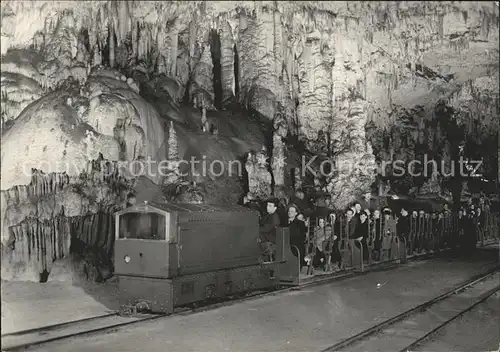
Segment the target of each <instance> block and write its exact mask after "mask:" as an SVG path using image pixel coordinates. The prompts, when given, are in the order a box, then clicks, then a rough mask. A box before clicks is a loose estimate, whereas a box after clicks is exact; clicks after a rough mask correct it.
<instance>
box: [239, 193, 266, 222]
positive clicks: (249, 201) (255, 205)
mask: <svg viewBox="0 0 500 352" xmlns="http://www.w3.org/2000/svg"><path fill="white" fill-rule="evenodd" d="M243 206H245V207H247V208H250V209H253V210H255V211H257V212H258V213H259V219H261V218H262V210H261V207H260V204H259V202H258V201H257V200H255V199H254V198H253V197H252V195H250V194H247V195H246V196H245V197H243Z"/></svg>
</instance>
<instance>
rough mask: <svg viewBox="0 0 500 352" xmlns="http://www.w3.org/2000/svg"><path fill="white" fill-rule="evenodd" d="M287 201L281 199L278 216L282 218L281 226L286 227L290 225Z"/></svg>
mask: <svg viewBox="0 0 500 352" xmlns="http://www.w3.org/2000/svg"><path fill="white" fill-rule="evenodd" d="M286 209H287V200H286V198H281V199H280V201H279V205H278V215H279V217H280V226H283V227H286V226H287V224H288V214H287V210H286Z"/></svg>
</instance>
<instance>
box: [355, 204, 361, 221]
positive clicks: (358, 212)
mask: <svg viewBox="0 0 500 352" xmlns="http://www.w3.org/2000/svg"><path fill="white" fill-rule="evenodd" d="M354 211H355V212H356V213H355V215H356V216H357V218H358V220H360V217H359V216H360V215H361V213H362V208H361V204H360V203H354Z"/></svg>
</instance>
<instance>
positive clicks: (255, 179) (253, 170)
mask: <svg viewBox="0 0 500 352" xmlns="http://www.w3.org/2000/svg"><path fill="white" fill-rule="evenodd" d="M245 169H246V171H247V175H248V193H249V196H250V197H251V198H253V199H261V200H263V199H266V198H269V197H270V196H271V183H272V176H271V173H270V172H269V170H268V163H267V158H266V156H265V154H264V153H263V152H262V151H259V152H257V153H256V154H254V153H251V152H250V153H248V154H247V161H246V163H245Z"/></svg>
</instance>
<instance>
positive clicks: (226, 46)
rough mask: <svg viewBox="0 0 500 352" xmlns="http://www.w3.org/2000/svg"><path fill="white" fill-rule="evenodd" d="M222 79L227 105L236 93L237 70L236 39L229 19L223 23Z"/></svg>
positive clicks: (223, 99) (221, 35)
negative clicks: (235, 66) (235, 69)
mask: <svg viewBox="0 0 500 352" xmlns="http://www.w3.org/2000/svg"><path fill="white" fill-rule="evenodd" d="M220 42H221V50H220V54H221V59H220V60H221V81H222V104H223V105H225V104H226V103H227V102H229V101H230V100H231V99H232V98H233V97H234V95H235V88H236V87H235V80H236V77H235V72H234V45H235V44H234V41H233V35H232V33H231V27H230V25H229V23H228V22H227V21H224V22H223V23H222V25H221V31H220Z"/></svg>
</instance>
